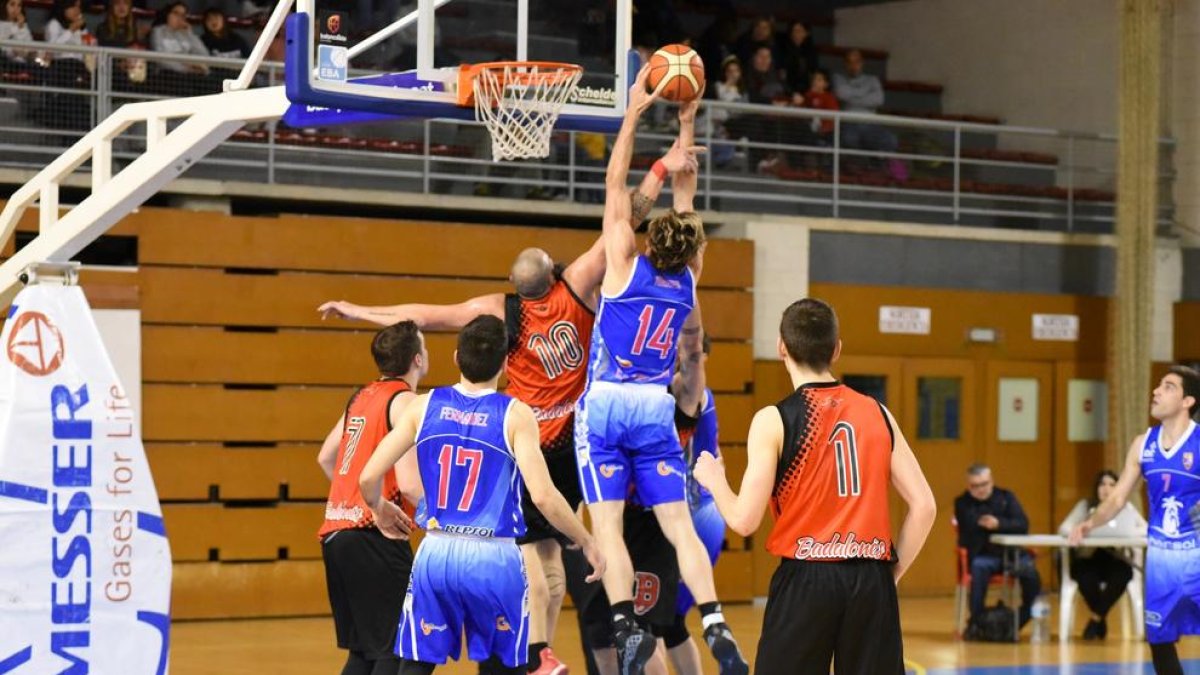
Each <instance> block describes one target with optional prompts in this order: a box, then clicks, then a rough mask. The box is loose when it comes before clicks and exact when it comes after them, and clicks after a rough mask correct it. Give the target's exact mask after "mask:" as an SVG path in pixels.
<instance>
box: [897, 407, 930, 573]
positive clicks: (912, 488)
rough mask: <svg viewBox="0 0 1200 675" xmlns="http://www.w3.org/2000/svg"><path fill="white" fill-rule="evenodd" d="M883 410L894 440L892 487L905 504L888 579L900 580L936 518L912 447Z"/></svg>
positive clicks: (925, 481)
mask: <svg viewBox="0 0 1200 675" xmlns="http://www.w3.org/2000/svg"><path fill="white" fill-rule="evenodd" d="M884 410H885V413H886V415H887V418H888V424H890V425H892V433H893V435H894V437H895V441H894V443H893V445H892V465H891V473H892V486H893V487H895V488H896V492H898V493H900V498H901V499H903V500H904V503H905V504H907V505H908V513H906V514H905V515H904V522H903V523H901V524H900V534H899V535H898V536H897V538H896V556H897V560H896V565H895V567H893V568H892V578H893V579H895V580H896V581H900V577H902V576H904V573H905V572H907V571H908V568H909V567H911V566H912V563H913V561H914V560H916V558H917V554H918V553H920V552H921V549H922V548H924V546H925V540H926V539H927V538H928V537H929V531H930V530H931V529H933V521H934V520H935V519H936V518H937V502H936V501H935V500H934V498H933V490H931V489H930V488H929V481H928V480H926V479H925V474H924V473H923V472H922V471H921V465H920V464H918V463H917V457H916V455H914V454H913V451H912V447H910V446H909V445H908V440H907V439H905V438H904V434H903V433H901V432H900V425H898V424H896V419H895V418H894V417H892V413H891V412H890V411H887V409H886V408H885V409H884Z"/></svg>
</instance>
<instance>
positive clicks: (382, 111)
mask: <svg viewBox="0 0 1200 675" xmlns="http://www.w3.org/2000/svg"><path fill="white" fill-rule="evenodd" d="M610 5H611V6H610ZM630 21H631V0H615V2H614V1H613V0H572V1H571V2H564V1H563V0H298V4H297V12H296V13H295V14H293V15H292V16H290V17H289V18H288V21H287V93H288V98H289V100H291V101H292V103H293V104H294V105H293V106H292V111H290V112H289V115H287V116H285V118H284V119H285V121H287V122H289V123H305V124H345V123H347V122H353V121H369V120H377V119H386V118H391V117H432V118H452V119H473V118H474V116H475V113H474V110H473V109H471V108H469V107H465V108H464V107H461V106H460V105H458V95H457V89H458V87H459V71H460V69H459V66H460V65H461V64H474V63H483V62H492V61H546V62H560V63H574V64H579V65H580V66H582V67H583V76H582V78H581V80H580V83H579V86H578V87H577V88H576V89H575V91H574V92H573V93H572V95H571V97H570V99H568V101H567V104H566V105H565V106H564V107H563V109H562V113H561V115H560V116H559V119H558V124H557V125H556V126H557V128H560V129H577V130H588V131H614V130H615V129H616V128H617V127H619V125H620V120H621V116H622V115H623V114H624V109H625V99H626V96H627V92H626V90H627V89H628V87H629V82H630V78H629V73H630V72H636V70H632V71H631V69H636V67H637V64H636V63H631V61H636V58H637V57H636V53H634V52H632V50H631V49H630Z"/></svg>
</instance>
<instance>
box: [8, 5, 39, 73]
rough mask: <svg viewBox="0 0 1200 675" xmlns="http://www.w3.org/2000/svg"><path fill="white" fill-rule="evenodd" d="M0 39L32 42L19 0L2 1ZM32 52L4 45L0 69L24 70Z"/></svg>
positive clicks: (31, 34) (23, 9)
mask: <svg viewBox="0 0 1200 675" xmlns="http://www.w3.org/2000/svg"><path fill="white" fill-rule="evenodd" d="M0 40H15V41H21V42H33V33H31V32H29V24H28V23H27V22H26V21H25V8H24V6H23V5H22V3H21V0H6V2H5V3H4V20H3V21H0ZM32 56H33V52H32V51H30V50H26V49H15V48H13V47H5V48H4V50H3V51H2V52H0V70H4V71H5V72H14V71H22V70H26V66H27V62H28V61H29V59H30V58H31V57H32Z"/></svg>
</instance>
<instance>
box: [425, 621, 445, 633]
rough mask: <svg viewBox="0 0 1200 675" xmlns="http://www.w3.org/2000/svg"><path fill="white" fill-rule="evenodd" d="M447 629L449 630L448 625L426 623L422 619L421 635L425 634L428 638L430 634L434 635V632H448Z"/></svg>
mask: <svg viewBox="0 0 1200 675" xmlns="http://www.w3.org/2000/svg"><path fill="white" fill-rule="evenodd" d="M446 628H447V627H446V624H444V623H443V624H434V623H426V622H425V619H421V633H423V634H424V635H426V636H428V635H429V634H430V633H433V632H434V631H437V632H439V633H440V632H441V631H444V630H446Z"/></svg>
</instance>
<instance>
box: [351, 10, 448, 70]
mask: <svg viewBox="0 0 1200 675" xmlns="http://www.w3.org/2000/svg"><path fill="white" fill-rule="evenodd" d="M448 2H450V0H434V3H433V9H434V10H437V9H438V8H439V7H441V6H443V5H445V4H446V3H448ZM421 4H423V0H422V3H421ZM420 13H421V10H420V5H418V8H417V10H416V11H414V12H409V13H408V14H406V15H404V16H402V17H400V18H399V19H397V20H395V21H393V22H392V23H391V24H390V25H389V26H388V27H386V28H384V29H383V30H381V31H378V32H375V33H372V34H371V37H369V38H367V39H366V40H363V41H362V42H360V43H358V44H356V45H354V46H353V47H351V48H350V51H349V52H347V55H348V56H349V57H350V58H351V59H353V58H354V57H355V56H358V55H359V54H361V53H363V52H365V51H367V50H368V49H370V48H371V47H374V46H375V45H377V44H379V43H380V42H383V41H384V40H386V39H388V38H390V37H391V36H393V35H395V34H396V33H398V32H400V31H402V30H404V29H405V28H407V27H408V26H409V25H411V24H412V22H414V21H416V20H417V18H418V16H419V15H420ZM418 30H424V29H421V28H418ZM432 37H433V36H432V35H430V38H432ZM417 40H418V49H419V48H420V47H419V44H420V37H418V38H417ZM432 54H433V50H432V47H431V48H430V56H432ZM432 63H433V61H432V59H430V67H432Z"/></svg>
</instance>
